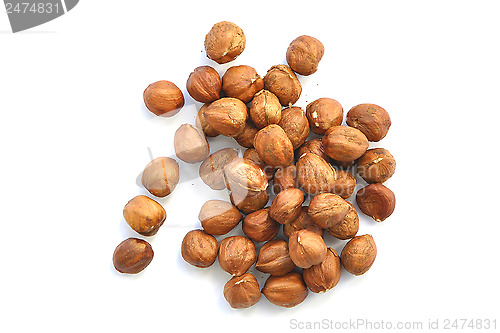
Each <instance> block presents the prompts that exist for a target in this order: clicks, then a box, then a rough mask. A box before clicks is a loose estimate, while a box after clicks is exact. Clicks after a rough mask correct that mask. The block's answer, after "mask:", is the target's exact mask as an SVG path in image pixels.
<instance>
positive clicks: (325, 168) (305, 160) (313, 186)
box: [296, 153, 336, 195]
mask: <svg viewBox="0 0 500 333" xmlns="http://www.w3.org/2000/svg"><path fill="white" fill-rule="evenodd" d="M296 166H297V181H298V182H299V185H300V187H301V188H302V189H303V190H304V191H305V192H306V193H308V194H311V195H316V194H319V193H325V192H330V191H331V190H332V189H333V186H334V184H335V179H336V173H335V170H334V169H333V167H332V166H331V165H330V164H328V163H327V162H326V161H325V160H324V159H322V158H321V157H320V156H318V155H316V154H312V153H305V154H304V155H302V156H301V157H300V158H299V160H298V161H297V164H296Z"/></svg>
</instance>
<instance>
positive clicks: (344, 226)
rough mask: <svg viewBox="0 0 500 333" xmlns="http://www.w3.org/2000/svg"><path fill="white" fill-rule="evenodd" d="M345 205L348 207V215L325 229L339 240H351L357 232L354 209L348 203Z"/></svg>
mask: <svg viewBox="0 0 500 333" xmlns="http://www.w3.org/2000/svg"><path fill="white" fill-rule="evenodd" d="M347 203H348V204H349V207H350V208H349V213H347V215H346V216H345V217H344V219H343V220H342V221H341V222H340V223H337V224H335V225H334V226H333V227H331V228H328V229H326V231H328V233H329V234H330V235H332V236H333V237H335V238H338V239H341V240H346V239H349V238H353V237H354V236H356V234H357V233H358V231H359V217H358V213H357V211H356V208H355V207H354V205H353V204H351V203H350V202H347Z"/></svg>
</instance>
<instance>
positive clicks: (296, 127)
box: [279, 106, 309, 150]
mask: <svg viewBox="0 0 500 333" xmlns="http://www.w3.org/2000/svg"><path fill="white" fill-rule="evenodd" d="M279 125H280V127H281V128H283V130H284V131H285V133H286V136H288V138H289V139H290V141H291V142H292V145H293V149H294V150H295V149H297V148H299V147H300V146H301V145H302V144H303V143H304V142H305V141H306V140H307V137H308V136H309V122H308V120H307V117H306V115H305V114H304V110H302V109H301V108H299V107H297V106H291V107H288V108H285V109H283V111H282V112H281V120H280V122H279Z"/></svg>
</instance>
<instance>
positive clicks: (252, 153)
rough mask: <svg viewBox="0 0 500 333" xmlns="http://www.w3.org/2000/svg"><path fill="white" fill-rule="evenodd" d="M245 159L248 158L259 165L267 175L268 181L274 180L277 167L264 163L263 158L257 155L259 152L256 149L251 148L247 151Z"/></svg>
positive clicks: (244, 154) (244, 155)
mask: <svg viewBox="0 0 500 333" xmlns="http://www.w3.org/2000/svg"><path fill="white" fill-rule="evenodd" d="M243 157H244V158H248V159H250V160H252V161H253V162H254V163H255V164H257V165H258V166H259V167H260V168H261V169H262V170H263V171H264V173H265V174H266V177H267V180H268V181H270V180H271V179H273V177H274V172H275V171H276V167H272V166H269V165H266V162H264V161H263V160H262V158H260V156H259V153H257V150H256V149H255V148H249V149H247V150H245V152H244V153H243Z"/></svg>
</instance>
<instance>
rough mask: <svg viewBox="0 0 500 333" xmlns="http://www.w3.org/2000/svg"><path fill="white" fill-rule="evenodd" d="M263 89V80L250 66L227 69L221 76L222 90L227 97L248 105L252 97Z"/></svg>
mask: <svg viewBox="0 0 500 333" xmlns="http://www.w3.org/2000/svg"><path fill="white" fill-rule="evenodd" d="M262 89H264V80H263V79H262V78H261V77H260V76H259V74H257V71H256V70H255V69H254V68H253V67H250V66H246V65H240V66H233V67H229V68H228V69H227V71H226V73H225V74H224V76H222V90H223V91H224V93H225V94H226V96H227V97H234V98H237V99H239V100H241V101H242V102H243V103H249V102H250V101H251V100H252V98H253V96H254V95H255V94H256V93H257V92H258V91H261V90H262Z"/></svg>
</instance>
